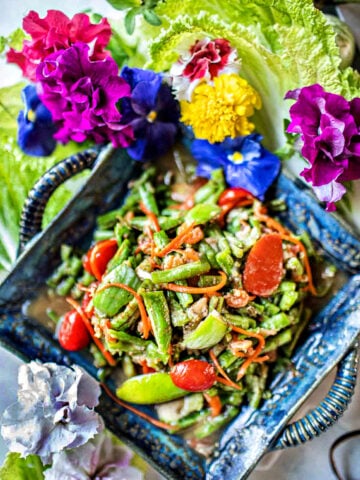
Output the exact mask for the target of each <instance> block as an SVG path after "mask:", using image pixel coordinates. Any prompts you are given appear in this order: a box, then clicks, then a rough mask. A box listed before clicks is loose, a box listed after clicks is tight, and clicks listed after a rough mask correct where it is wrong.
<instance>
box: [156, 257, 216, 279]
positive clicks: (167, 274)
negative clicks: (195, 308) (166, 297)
mask: <svg viewBox="0 0 360 480" xmlns="http://www.w3.org/2000/svg"><path fill="white" fill-rule="evenodd" d="M210 269H211V265H210V264H209V262H208V261H207V260H205V259H201V260H198V261H196V262H191V263H186V264H184V265H179V266H177V267H174V268H169V269H168V270H158V271H155V272H153V273H152V274H151V281H152V282H154V283H168V282H174V281H176V280H186V279H187V278H191V277H195V276H196V275H201V274H202V273H206V272H208V271H209V270H210Z"/></svg>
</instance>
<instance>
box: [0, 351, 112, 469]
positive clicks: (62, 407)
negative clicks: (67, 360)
mask: <svg viewBox="0 0 360 480" xmlns="http://www.w3.org/2000/svg"><path fill="white" fill-rule="evenodd" d="M18 383H19V389H18V401H17V402H16V403H14V404H13V405H10V406H9V407H8V408H7V409H6V410H5V412H4V414H3V417H2V419H1V435H2V436H3V438H4V439H5V441H6V442H7V444H8V448H9V450H10V451H11V452H18V453H20V454H21V456H22V457H26V456H27V455H30V454H36V455H39V457H40V458H41V460H42V461H43V463H44V464H48V463H50V462H51V461H52V456H53V454H54V453H56V452H60V451H62V450H63V449H64V448H75V447H79V446H80V445H83V444H84V443H86V442H87V441H88V440H89V439H90V438H93V437H94V436H95V435H96V434H97V433H98V432H100V431H101V430H102V429H103V428H104V425H103V421H102V419H101V417H100V416H99V415H98V414H97V413H96V412H95V411H94V407H95V406H96V405H97V404H98V401H99V396H100V393H101V390H100V387H99V385H98V383H97V382H96V381H95V380H94V379H93V378H92V377H91V376H90V375H88V374H87V373H86V372H85V371H84V370H82V369H81V368H80V367H78V366H73V367H72V368H70V367H65V366H59V365H56V364H55V363H44V364H41V363H39V362H35V361H34V362H30V363H28V364H25V365H21V367H20V369H19V376H18Z"/></svg>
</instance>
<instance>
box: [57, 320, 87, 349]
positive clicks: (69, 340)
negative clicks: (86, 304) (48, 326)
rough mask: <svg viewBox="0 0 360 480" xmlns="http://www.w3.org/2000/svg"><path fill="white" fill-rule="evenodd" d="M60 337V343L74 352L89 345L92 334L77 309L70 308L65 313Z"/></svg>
mask: <svg viewBox="0 0 360 480" xmlns="http://www.w3.org/2000/svg"><path fill="white" fill-rule="evenodd" d="M58 338H59V343H60V345H61V346H62V347H63V348H64V349H65V350H69V351H72V352H73V351H77V350H82V349H83V348H85V347H87V346H88V345H89V343H90V335H89V333H88V331H87V328H86V327H85V325H84V322H83V320H82V318H81V316H80V315H79V313H78V312H77V311H76V310H70V312H67V313H66V314H65V315H64V318H63V320H62V322H61V325H60V330H59V335H58Z"/></svg>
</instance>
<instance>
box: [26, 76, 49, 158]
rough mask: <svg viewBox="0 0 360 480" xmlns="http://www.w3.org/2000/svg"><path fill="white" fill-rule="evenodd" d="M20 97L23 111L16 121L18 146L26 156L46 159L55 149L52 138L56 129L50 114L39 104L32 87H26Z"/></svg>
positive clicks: (39, 101) (34, 89)
mask: <svg viewBox="0 0 360 480" xmlns="http://www.w3.org/2000/svg"><path fill="white" fill-rule="evenodd" d="M21 96H22V100H23V102H24V105H25V109H24V110H21V111H20V112H19V116H18V119H17V121H18V144H19V146H20V148H21V149H22V150H23V151H24V152H25V153H26V154H28V155H31V156H34V157H46V156H48V155H50V154H51V153H52V152H53V151H54V149H55V147H56V140H54V138H53V135H54V133H55V132H56V127H55V125H54V123H53V121H52V118H51V113H50V112H49V110H48V109H47V108H46V107H45V105H43V104H42V103H41V100H40V98H39V97H38V94H37V93H36V88H35V87H34V86H33V85H27V86H26V87H25V88H24V89H23V91H22V93H21Z"/></svg>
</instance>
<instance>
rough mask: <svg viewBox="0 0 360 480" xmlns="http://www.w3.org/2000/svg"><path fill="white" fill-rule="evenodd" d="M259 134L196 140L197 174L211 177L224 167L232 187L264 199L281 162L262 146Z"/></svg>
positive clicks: (194, 144)
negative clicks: (215, 140)
mask: <svg viewBox="0 0 360 480" xmlns="http://www.w3.org/2000/svg"><path fill="white" fill-rule="evenodd" d="M261 140H262V137H261V135H259V134H257V133H252V134H251V135H247V136H243V137H236V138H230V137H227V138H226V139H225V140H224V141H223V142H219V143H210V142H208V141H207V140H197V139H196V140H194V141H193V143H192V145H191V153H192V155H193V156H194V157H195V159H196V160H197V161H198V165H197V169H196V173H197V175H199V176H201V177H205V178H210V176H211V172H212V171H213V170H215V169H217V168H223V170H224V174H225V178H226V181H227V183H228V184H229V185H230V186H231V187H242V188H244V189H245V190H247V191H249V192H250V193H252V194H253V195H254V196H255V197H257V198H259V199H260V200H263V198H264V195H265V192H266V190H267V189H268V188H269V187H270V185H271V184H272V182H273V181H274V180H275V178H276V176H277V175H278V173H279V171H280V167H281V165H280V159H279V158H278V157H277V156H276V155H274V154H272V153H270V152H269V151H268V150H266V149H265V148H264V147H263V146H262V145H261V143H260V142H261Z"/></svg>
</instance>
